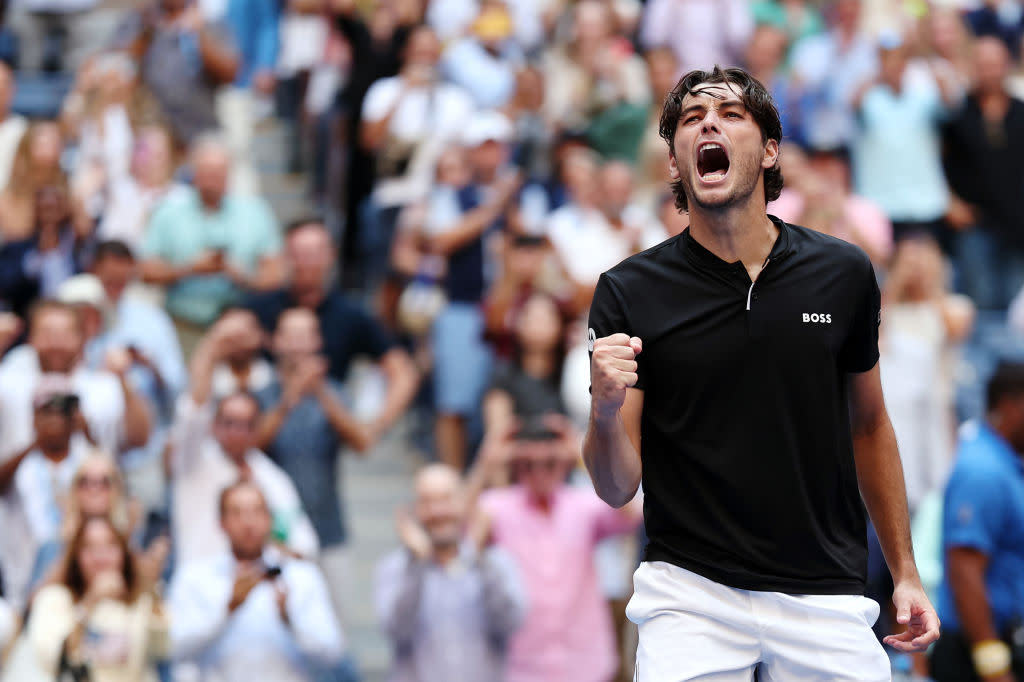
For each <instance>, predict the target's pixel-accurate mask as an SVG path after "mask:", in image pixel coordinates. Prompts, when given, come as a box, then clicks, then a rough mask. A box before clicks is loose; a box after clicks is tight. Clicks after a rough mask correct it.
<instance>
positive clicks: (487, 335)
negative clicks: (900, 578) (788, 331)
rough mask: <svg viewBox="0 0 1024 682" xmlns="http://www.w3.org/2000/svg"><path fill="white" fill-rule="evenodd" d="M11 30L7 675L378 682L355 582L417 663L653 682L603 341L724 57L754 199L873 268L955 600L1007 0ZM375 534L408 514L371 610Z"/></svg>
mask: <svg viewBox="0 0 1024 682" xmlns="http://www.w3.org/2000/svg"><path fill="white" fill-rule="evenodd" d="M0 13H2V17H3V22H2V25H0V352H2V353H3V355H2V360H0V576H2V580H0V584H2V591H0V595H2V597H0V650H2V652H3V653H2V658H0V661H2V663H0V679H3V680H11V681H12V682H13V681H17V682H34V681H35V680H47V681H50V680H60V681H61V682H65V681H68V680H74V681H75V682H82V681H84V680H91V681H93V682H108V681H109V682H141V681H142V680H146V681H147V682H148V681H149V680H156V679H160V680H162V681H170V680H174V681H178V682H186V681H200V680H203V681H205V680H209V681H211V682H213V681H219V682H235V681H243V680H244V681H246V682H248V681H249V680H267V681H269V682H277V681H281V682H290V681H292V680H295V681H300V680H309V681H316V682H320V681H324V682H327V681H331V680H336V681H346V682H352V681H354V680H358V679H369V678H368V677H366V676H365V675H363V677H361V674H362V673H361V672H360V654H361V652H360V651H359V650H358V648H356V647H353V646H350V645H349V644H348V640H347V639H346V637H345V634H344V633H345V631H346V630H345V625H346V620H347V616H348V614H350V613H352V611H353V610H354V609H353V606H354V602H355V601H356V600H363V601H364V602H365V603H370V602H372V608H373V610H374V611H375V613H376V614H377V617H378V619H379V625H380V631H381V633H382V634H383V636H384V637H386V639H387V640H388V642H389V643H390V645H391V651H392V659H393V667H392V669H391V671H390V673H389V677H388V679H391V680H394V681H395V682H425V681H427V680H431V681H436V680H443V681H446V682H447V681H451V682H456V681H463V682H495V681H498V680H508V682H610V681H611V680H629V679H632V670H631V658H632V653H631V651H632V650H633V649H635V646H636V644H635V641H634V639H633V638H634V636H635V634H634V633H632V632H631V630H630V627H629V626H628V625H627V622H626V618H625V604H626V601H627V600H628V597H629V595H630V592H631V582H630V575H631V571H632V569H633V568H634V567H635V566H636V563H637V562H638V561H639V556H640V554H639V552H640V548H641V547H642V544H643V538H642V529H641V528H642V509H641V506H642V505H641V501H640V500H639V499H638V500H636V501H634V502H633V503H631V504H629V505H627V506H626V507H624V508H622V509H618V510H615V509H611V508H609V507H607V506H605V505H604V504H603V503H601V502H599V500H598V499H597V497H596V495H594V493H593V490H592V488H591V486H590V482H589V480H588V479H587V476H586V474H585V472H583V471H582V470H581V467H580V462H579V458H580V440H581V431H582V430H583V429H585V427H586V423H587V419H588V415H589V409H590V408H589V393H588V383H589V382H588V376H589V360H588V355H587V343H586V340H587V335H586V325H585V323H584V321H585V319H586V313H587V308H588V306H589V302H590V299H591V297H592V295H593V290H594V286H595V285H596V283H597V279H598V276H599V275H600V274H601V273H602V272H603V271H605V270H607V269H608V268H610V267H612V266H613V265H615V264H616V263H618V262H619V261H620V260H622V259H623V258H626V257H628V256H630V255H632V254H634V253H637V252H639V251H641V250H643V249H646V248H649V247H651V246H654V245H656V244H658V243H660V242H662V241H664V240H665V239H667V238H670V237H671V236H674V235H677V234H679V233H680V232H681V231H682V230H684V229H685V228H686V225H687V216H686V214H685V212H683V211H681V210H680V208H679V207H678V206H677V205H676V202H675V200H674V198H673V195H672V192H671V190H670V187H669V181H670V177H669V168H668V162H667V153H666V152H667V147H666V145H665V142H664V140H663V139H662V138H661V137H660V136H659V118H660V113H661V105H662V101H663V99H664V96H665V94H666V93H667V92H668V91H669V90H671V88H672V87H673V86H674V85H675V83H676V81H677V79H678V78H679V77H680V76H681V75H682V74H683V73H685V72H687V71H688V70H690V69H693V68H710V67H711V66H712V65H714V64H722V65H739V66H743V67H744V68H746V69H748V70H749V71H750V72H751V73H753V74H754V75H755V76H756V77H757V78H758V79H759V80H761V81H762V82H763V83H765V84H766V85H767V86H768V88H769V89H770V90H771V92H772V93H773V96H774V97H775V100H776V102H777V104H778V107H779V109H780V113H781V115H782V120H783V126H784V133H785V137H784V144H783V151H782V170H783V174H784V176H785V180H786V187H785V189H784V190H783V192H782V196H781V197H780V198H779V199H778V200H777V201H776V202H773V203H772V204H771V205H769V212H770V213H772V214H774V215H777V216H779V217H780V218H782V219H784V220H786V221H789V222H792V223H797V224H802V225H806V226H808V227H811V228H814V229H816V230H819V231H822V232H825V233H828V234H831V235H833V236H836V237H838V238H841V239H844V240H848V241H850V242H853V243H855V244H857V245H859V246H860V247H862V248H863V249H864V250H865V251H866V252H867V253H868V255H869V256H870V258H871V260H872V262H873V264H874V266H875V271H876V273H877V275H878V278H879V281H880V284H881V287H882V291H883V301H884V305H883V313H882V319H881V352H882V359H881V370H882V378H883V385H884V389H885V393H886V401H887V404H888V409H889V412H890V415H891V417H892V420H893V423H894V427H895V430H896V433H897V437H898V440H899V443H900V449H901V454H902V457H903V462H904V469H905V472H906V478H907V490H908V497H909V502H910V508H911V511H912V513H913V515H914V520H915V540H916V541H917V544H918V559H919V562H920V563H921V570H922V574H923V576H924V578H925V580H926V583H927V584H928V586H929V587H930V588H932V589H935V590H940V589H941V588H942V586H943V580H944V578H943V561H942V557H943V533H942V526H943V521H942V518H943V512H942V500H943V494H944V487H945V485H946V481H947V479H948V477H949V475H950V471H951V469H952V467H953V464H954V460H955V451H956V447H957V427H958V426H959V425H960V424H961V422H963V421H964V420H967V419H969V418H978V417H980V416H981V414H982V411H983V407H984V406H983V405H979V403H980V402H981V401H980V399H979V398H978V396H979V394H980V393H981V386H982V385H983V382H984V380H985V378H986V376H987V374H988V373H989V372H990V371H991V368H992V367H993V366H994V364H995V361H996V359H997V357H998V356H999V355H1000V354H1001V353H1004V352H1008V351H1015V352H1016V351H1019V350H1020V347H1021V345H1022V344H1021V342H1020V341H1018V338H1024V296H1022V295H1021V291H1022V287H1024V208H1022V206H1024V204H1022V202H1021V197H1022V196H1024V102H1022V100H1021V99H1018V97H1019V96H1020V97H1024V62H1022V57H1021V55H1022V47H1024V43H1022V37H1024V4H1022V3H1021V2H1020V0H974V1H972V0H931V1H928V0H901V1H896V0H6V2H0ZM268 131H278V132H279V133H280V136H281V138H282V139H283V140H284V145H283V146H284V158H283V159H281V164H283V165H284V166H285V167H286V168H285V170H286V171H287V172H288V173H289V174H291V175H293V176H294V177H295V178H300V179H301V182H302V183H303V184H302V196H301V197H300V199H301V201H300V203H301V204H302V205H304V206H305V209H304V210H302V211H300V212H298V213H291V214H289V213H284V212H282V210H281V209H280V208H278V207H277V205H276V204H277V203H278V202H277V201H276V199H277V197H279V196H280V194H281V191H282V190H281V188H280V187H279V186H277V184H276V183H277V182H278V181H273V182H268V181H267V180H268V177H272V176H270V175H268V173H267V172H266V169H265V168H263V167H262V166H261V160H260V158H259V155H258V154H256V151H255V150H256V149H257V148H258V146H259V145H258V144H257V142H258V140H260V139H263V138H266V137H267V136H268V134H269V133H268ZM273 177H277V178H280V177H281V176H280V174H278V175H277V176H273ZM356 377H363V379H364V380H362V381H356V380H355V379H356ZM366 377H369V379H366ZM384 448H390V449H392V450H395V449H397V450H399V451H400V452H401V455H400V456H401V457H402V458H403V459H406V460H408V461H409V462H410V463H411V464H412V465H414V466H416V467H419V470H418V471H417V473H416V476H415V480H414V482H413V485H412V489H411V490H410V491H409V492H408V495H409V498H410V499H411V500H412V503H411V504H410V505H409V506H408V507H402V508H400V509H397V510H392V509H380V508H372V509H359V508H354V509H351V510H350V509H348V508H347V505H346V502H345V499H344V495H343V492H342V491H343V490H344V486H343V485H342V479H341V473H342V468H343V467H342V461H343V459H344V458H345V457H350V456H352V455H359V456H369V457H373V456H374V454H375V453H380V452H381V450H382V449H384ZM421 465H422V466H421ZM350 512H351V513H352V514H378V515H380V514H383V515H385V519H384V520H385V521H387V522H389V523H390V522H391V519H390V517H391V516H394V517H395V521H394V526H395V534H396V537H397V538H398V540H399V542H400V546H398V547H396V548H395V551H394V552H393V553H391V554H388V555H386V556H384V557H379V564H378V569H377V571H376V573H375V576H374V585H373V589H372V591H368V590H363V591H361V592H360V591H359V590H354V589H353V585H354V584H355V580H356V576H355V572H354V569H353V563H354V561H355V559H356V557H353V556H352V553H351V552H350V551H349V544H350V543H349V537H348V531H349V525H350V524H349V514H350ZM1009 551H1010V552H1011V554H1012V553H1013V551H1014V550H1013V549H1012V548H1010V550H1009ZM1016 551H1018V552H1020V554H1021V555H1024V551H1021V550H1020V549H1019V548H1018V549H1017V550H1016ZM362 559H363V560H366V558H365V557H364V558H362ZM371 559H372V560H374V561H376V560H377V559H378V557H372V558H371ZM1019 561H1020V562H1021V563H1020V564H1018V565H1024V556H1020V557H1019ZM874 564H877V566H875V565H874ZM871 576H872V585H871V586H870V587H871V589H872V590H873V595H874V596H876V598H878V599H879V600H880V601H883V602H885V601H887V600H888V596H887V595H886V589H891V587H887V586H886V575H885V571H884V563H883V562H882V561H881V559H880V557H878V558H877V560H876V561H874V562H873V567H872V572H871ZM947 587H948V586H947ZM1016 589H1017V590H1018V591H1017V592H1016V594H1017V595H1018V597H1019V598H1018V599H1017V604H1018V606H1017V607H1012V606H1008V607H1006V608H1007V609H1009V611H1010V612H1011V613H1010V615H1011V616H1012V615H1014V614H1013V609H1014V608H1017V611H1016V615H1017V616H1018V617H1020V616H1024V607H1022V606H1020V605H1021V604H1024V574H1021V576H1020V583H1019V585H1017V586H1016ZM1007 594H1012V591H1011V592H1009V593H1007ZM1008 599H1009V598H1008ZM1000 608H1002V607H1000ZM940 615H942V614H940ZM943 618H944V619H945V616H943ZM885 620H886V619H885V616H883V622H884V621H885ZM880 627H882V628H883V629H884V628H885V627H888V626H887V625H882V626H880ZM631 647H632V649H631ZM894 666H895V668H896V669H902V671H903V672H905V673H906V674H908V675H910V674H914V675H923V674H924V671H925V669H926V666H925V665H924V663H923V661H922V660H909V659H901V658H899V657H895V658H894Z"/></svg>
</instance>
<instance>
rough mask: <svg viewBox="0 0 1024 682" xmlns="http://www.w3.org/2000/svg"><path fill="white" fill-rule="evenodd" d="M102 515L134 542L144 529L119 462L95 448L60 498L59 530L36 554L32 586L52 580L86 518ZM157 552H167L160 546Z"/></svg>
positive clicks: (84, 458) (155, 549) (85, 457)
mask: <svg viewBox="0 0 1024 682" xmlns="http://www.w3.org/2000/svg"><path fill="white" fill-rule="evenodd" d="M94 516H102V517H105V518H107V519H110V522H111V523H113V524H114V527H115V528H117V530H118V532H119V533H121V535H123V536H124V537H126V538H128V539H129V541H130V542H129V544H134V543H133V542H132V540H134V539H136V531H140V530H141V531H145V529H144V528H141V527H140V526H141V524H140V521H141V519H140V518H139V507H138V505H136V504H135V501H134V500H131V499H129V498H128V497H127V496H126V491H125V486H124V481H123V479H122V477H121V470H120V469H119V468H118V466H117V462H116V461H114V459H113V458H112V457H111V456H110V455H107V454H106V453H104V452H102V451H100V450H96V449H92V450H90V451H89V452H88V453H87V454H86V455H85V456H84V457H82V458H81V461H80V463H79V464H78V468H77V470H76V471H75V472H74V476H73V477H72V479H71V485H70V486H69V488H68V490H67V494H66V495H65V496H64V497H63V498H62V499H61V500H60V528H59V532H58V533H57V534H56V535H55V536H54V537H53V538H52V539H50V540H49V541H47V542H46V543H44V544H42V545H41V546H40V547H39V548H38V551H37V552H36V555H35V565H34V566H33V568H32V580H31V583H30V585H31V587H32V588H33V589H35V588H38V587H39V586H41V585H43V584H48V583H52V582H53V581H54V580H55V579H56V578H57V577H58V576H56V572H57V569H58V567H59V565H60V558H61V557H62V556H64V552H65V550H66V549H67V545H68V542H69V541H70V540H71V537H72V536H73V535H74V534H75V531H76V530H77V529H78V527H79V526H80V525H81V524H82V522H83V521H85V519H89V518H92V517H94ZM147 549H153V550H154V551H155V552H156V553H159V552H162V551H164V548H160V547H158V546H157V545H154V546H152V547H151V548H147Z"/></svg>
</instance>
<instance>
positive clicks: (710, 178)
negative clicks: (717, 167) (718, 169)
mask: <svg viewBox="0 0 1024 682" xmlns="http://www.w3.org/2000/svg"><path fill="white" fill-rule="evenodd" d="M702 177H703V179H704V181H705V182H716V181H718V180H721V179H722V178H724V177H725V173H708V174H707V175H704V176H702Z"/></svg>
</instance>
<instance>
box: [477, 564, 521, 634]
mask: <svg viewBox="0 0 1024 682" xmlns="http://www.w3.org/2000/svg"><path fill="white" fill-rule="evenodd" d="M478 565H479V567H480V574H481V578H482V583H483V602H484V613H485V614H486V622H487V630H488V634H490V635H491V636H492V637H496V638H500V639H504V638H505V637H508V636H509V635H511V634H512V633H513V632H515V630H516V628H517V627H519V625H520V622H521V620H522V604H520V603H519V602H518V601H517V600H516V598H515V596H514V595H513V594H512V592H511V591H510V590H509V589H508V579H507V576H506V575H505V574H504V573H502V571H501V570H500V569H499V568H498V566H497V565H496V564H495V563H494V561H493V560H492V559H491V558H490V557H489V556H488V555H487V553H486V552H484V553H483V554H481V555H480V558H479V559H478Z"/></svg>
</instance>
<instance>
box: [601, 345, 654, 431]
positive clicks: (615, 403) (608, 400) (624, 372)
mask: <svg viewBox="0 0 1024 682" xmlns="http://www.w3.org/2000/svg"><path fill="white" fill-rule="evenodd" d="M642 349H643V342H642V341H641V340H640V339H639V338H637V337H636V336H633V337H630V336H628V335H627V334H612V335H611V336H605V337H603V338H600V339H597V340H596V341H594V352H593V355H592V356H591V359H590V386H591V400H592V404H593V410H594V412H595V413H596V414H597V416H599V417H611V416H613V415H614V414H615V413H616V412H618V411H619V408H620V407H622V404H623V403H624V402H625V401H626V389H627V388H631V387H632V386H635V385H636V382H637V374H636V369H637V364H636V356H637V355H639V354H640V351H641V350H642Z"/></svg>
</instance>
